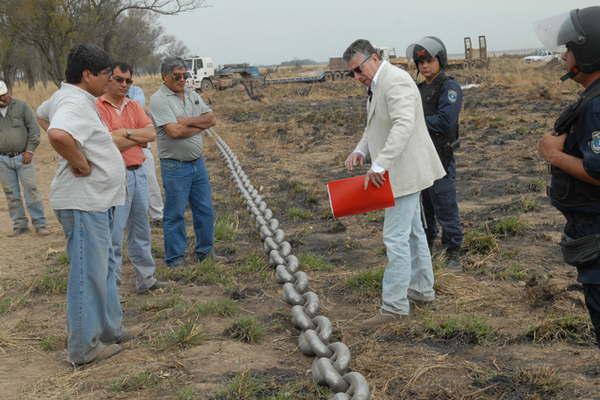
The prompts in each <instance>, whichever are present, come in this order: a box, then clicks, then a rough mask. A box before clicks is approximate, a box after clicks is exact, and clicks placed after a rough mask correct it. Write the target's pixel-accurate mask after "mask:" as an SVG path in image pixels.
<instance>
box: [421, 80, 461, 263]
mask: <svg viewBox="0 0 600 400" xmlns="http://www.w3.org/2000/svg"><path fill="white" fill-rule="evenodd" d="M419 91H420V93H421V99H422V101H423V111H424V113H425V122H426V124H427V129H428V131H429V135H430V136H431V139H432V140H433V143H434V145H435V147H436V150H437V152H438V155H439V156H440V160H441V161H442V164H443V165H444V168H445V169H446V176H444V177H443V178H441V179H438V180H437V181H435V182H434V183H433V186H431V187H430V188H428V189H426V190H424V191H423V192H422V203H423V211H424V214H425V225H426V227H425V232H426V234H427V240H428V241H429V243H430V245H431V244H432V243H433V240H434V239H435V238H436V236H437V233H438V230H437V223H439V224H440V226H441V228H442V245H443V246H444V247H445V248H446V249H447V251H448V252H453V251H457V250H458V249H460V246H461V245H462V241H463V231H462V227H461V223H460V216H459V211H458V204H457V200H456V163H455V160H454V149H455V147H456V144H457V143H458V127H459V115H460V111H461V108H462V101H463V93H462V89H461V88H460V85H459V84H458V82H456V81H455V80H454V79H453V78H451V77H448V76H447V75H446V74H445V73H444V71H442V72H440V73H439V74H438V76H437V77H436V78H435V79H434V80H433V81H432V82H431V83H429V84H428V83H426V82H422V83H420V84H419Z"/></svg>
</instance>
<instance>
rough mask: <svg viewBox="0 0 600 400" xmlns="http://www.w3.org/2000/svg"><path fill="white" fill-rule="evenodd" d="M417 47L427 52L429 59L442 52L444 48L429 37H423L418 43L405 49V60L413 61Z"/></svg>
mask: <svg viewBox="0 0 600 400" xmlns="http://www.w3.org/2000/svg"><path fill="white" fill-rule="evenodd" d="M417 46H421V47H423V48H424V49H425V50H427V52H428V53H429V55H431V57H435V56H437V55H438V54H440V53H441V52H442V51H443V50H444V47H443V46H442V44H441V43H440V42H438V41H437V40H435V39H432V38H429V37H424V38H423V39H421V40H419V41H418V42H416V43H413V44H411V45H410V46H408V48H407V49H406V58H408V59H409V60H414V59H415V47H417ZM416 58H418V59H421V57H416Z"/></svg>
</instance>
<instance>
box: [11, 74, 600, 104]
mask: <svg viewBox="0 0 600 400" xmlns="http://www.w3.org/2000/svg"><path fill="white" fill-rule="evenodd" d="M598 86H600V78H598V79H596V80H595V81H594V82H592V84H591V85H590V86H588V87H587V88H586V89H585V90H584V91H583V92H582V93H581V95H584V94H586V93H587V92H589V91H591V90H593V89H594V88H595V87H598ZM8 104H10V103H8Z"/></svg>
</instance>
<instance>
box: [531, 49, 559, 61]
mask: <svg viewBox="0 0 600 400" xmlns="http://www.w3.org/2000/svg"><path fill="white" fill-rule="evenodd" d="M559 57H560V55H559V54H557V53H553V52H551V51H550V50H546V49H539V50H537V51H536V52H535V54H534V55H531V56H527V57H523V62H524V63H525V64H529V63H541V62H548V61H550V60H554V59H558V58H559Z"/></svg>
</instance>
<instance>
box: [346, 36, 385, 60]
mask: <svg viewBox="0 0 600 400" xmlns="http://www.w3.org/2000/svg"><path fill="white" fill-rule="evenodd" d="M357 54H362V55H363V56H365V57H370V56H371V54H378V53H377V49H376V48H375V47H373V45H372V44H371V42H369V41H368V40H366V39H358V40H355V41H354V42H352V44H351V45H350V46H348V48H347V49H346V51H344V55H343V58H344V61H346V62H348V61H350V60H351V59H352V57H354V56H355V55H357Z"/></svg>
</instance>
